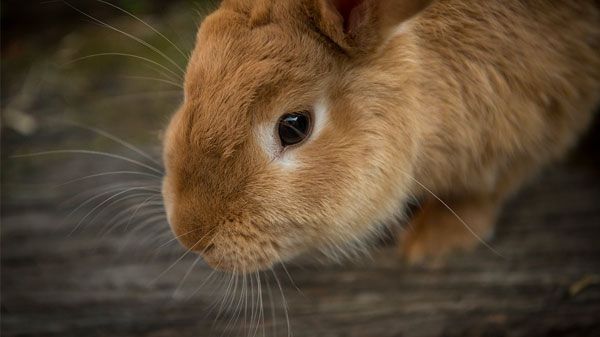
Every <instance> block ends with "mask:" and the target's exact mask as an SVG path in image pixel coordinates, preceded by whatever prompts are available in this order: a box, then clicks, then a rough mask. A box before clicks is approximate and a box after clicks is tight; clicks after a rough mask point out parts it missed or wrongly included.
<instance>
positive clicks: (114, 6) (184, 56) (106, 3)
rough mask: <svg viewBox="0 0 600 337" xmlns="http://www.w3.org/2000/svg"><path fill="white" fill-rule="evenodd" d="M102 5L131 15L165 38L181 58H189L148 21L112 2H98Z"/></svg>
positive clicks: (100, 0) (99, 0) (101, 0)
mask: <svg viewBox="0 0 600 337" xmlns="http://www.w3.org/2000/svg"><path fill="white" fill-rule="evenodd" d="M97 1H98V2H100V3H103V4H105V5H108V6H111V7H113V8H115V9H117V10H119V11H121V12H123V13H125V14H127V15H129V16H130V17H132V18H134V19H135V20H137V21H138V22H140V23H141V24H143V25H144V26H146V27H148V28H149V29H150V30H152V31H153V32H154V33H156V34H158V36H160V37H161V38H163V39H164V40H165V41H167V42H168V43H169V44H170V45H171V46H173V48H175V50H177V52H179V54H180V55H181V56H183V58H184V59H185V60H186V61H187V60H188V57H187V55H185V53H184V52H183V51H182V50H181V49H180V48H179V47H178V46H177V45H176V44H175V43H173V41H171V40H170V39H169V38H167V37H166V36H165V35H164V34H162V33H161V32H160V31H158V30H157V29H156V28H154V27H153V26H151V25H150V24H149V23H147V22H146V21H144V20H142V19H141V18H139V17H138V16H136V15H134V14H133V13H131V12H129V11H127V10H125V9H124V8H121V7H119V6H117V5H115V4H112V3H110V2H107V1H104V0H97Z"/></svg>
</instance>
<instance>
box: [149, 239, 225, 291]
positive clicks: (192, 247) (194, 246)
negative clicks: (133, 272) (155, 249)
mask: <svg viewBox="0 0 600 337" xmlns="http://www.w3.org/2000/svg"><path fill="white" fill-rule="evenodd" d="M215 230H216V229H213V230H211V231H209V232H208V233H206V234H205V235H204V236H203V237H202V238H200V239H199V240H198V241H197V242H196V243H195V244H194V245H193V246H191V247H190V248H189V249H188V250H187V251H186V252H185V253H183V254H182V255H181V256H180V257H179V258H178V259H177V260H176V261H175V262H173V264H171V265H170V266H169V267H168V268H167V269H165V270H164V271H163V272H162V273H160V275H158V277H157V278H156V279H155V280H154V281H152V283H155V282H156V281H158V280H159V279H160V278H161V277H162V276H164V275H165V274H166V273H167V272H169V271H170V270H171V269H173V267H175V265H176V264H177V263H179V262H180V261H181V260H183V258H184V257H185V256H186V255H187V254H189V253H190V252H191V251H192V250H193V249H194V248H196V246H198V245H199V244H200V242H202V240H204V238H205V237H207V236H208V235H210V234H212V233H213V232H215ZM207 247H208V246H207Z"/></svg>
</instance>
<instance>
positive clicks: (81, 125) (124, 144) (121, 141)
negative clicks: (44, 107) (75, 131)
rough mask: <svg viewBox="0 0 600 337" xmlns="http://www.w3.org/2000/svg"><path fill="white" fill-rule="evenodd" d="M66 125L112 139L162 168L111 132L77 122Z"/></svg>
mask: <svg viewBox="0 0 600 337" xmlns="http://www.w3.org/2000/svg"><path fill="white" fill-rule="evenodd" d="M64 123H66V124H68V125H72V126H75V127H78V128H80V129H84V130H88V131H91V132H94V133H96V134H98V135H100V136H102V137H104V138H107V139H110V140H112V141H113V142H115V143H117V144H120V145H122V146H124V147H125V148H127V149H128V150H131V151H133V152H135V153H137V154H139V155H140V156H142V157H144V158H146V159H148V160H150V161H151V162H152V163H154V164H155V165H156V166H157V168H162V164H161V163H160V162H158V161H157V160H156V159H154V158H153V157H152V156H150V155H149V154H148V153H146V152H145V151H143V150H142V149H140V148H139V147H137V146H135V145H133V144H131V143H129V142H127V141H126V140H124V139H122V138H120V137H117V136H116V135H114V134H112V133H110V132H108V131H106V130H102V129H99V128H96V127H92V126H87V125H83V124H80V123H77V122H64Z"/></svg>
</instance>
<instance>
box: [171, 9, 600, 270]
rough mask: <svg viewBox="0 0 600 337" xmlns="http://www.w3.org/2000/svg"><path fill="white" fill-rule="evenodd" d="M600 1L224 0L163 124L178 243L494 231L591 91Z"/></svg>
mask: <svg viewBox="0 0 600 337" xmlns="http://www.w3.org/2000/svg"><path fill="white" fill-rule="evenodd" d="M599 7H600V6H599V5H598V2H597V1H592V0H581V1H550V0H502V1H499V0H496V1H479V0H437V1H435V0H434V1H424V0H423V1H422V0H252V1H250V0H225V1H223V2H222V3H221V4H220V7H219V8H218V9H216V11H214V12H213V13H212V14H210V15H209V16H207V17H206V18H205V19H204V20H203V22H202V24H201V26H200V28H199V31H198V34H197V37H196V47H195V49H194V51H193V53H192V55H191V57H190V61H189V64H188V66H187V71H186V76H185V80H184V92H185V94H184V96H185V97H184V100H183V103H182V105H181V107H180V108H179V109H178V110H177V111H176V113H175V114H174V115H173V116H172V118H171V120H170V122H169V123H168V126H167V128H166V130H165V133H164V141H163V157H164V158H163V159H164V163H165V172H166V173H165V176H164V178H163V184H162V185H163V186H162V193H163V199H164V202H165V208H166V212H167V218H168V222H169V225H170V227H171V229H172V231H173V233H174V234H175V236H176V238H177V239H178V240H179V241H180V243H181V244H182V245H183V246H184V247H186V248H187V249H188V250H189V251H193V252H196V253H198V254H200V255H201V256H202V257H203V258H204V260H205V261H206V263H207V264H209V265H210V266H211V267H213V268H215V269H217V270H221V271H225V272H231V273H248V272H254V271H260V270H264V269H268V268H271V267H272V266H274V265H275V264H277V263H279V262H283V261H287V260H289V259H291V258H294V257H296V256H298V255H299V254H303V253H306V252H312V251H322V252H325V253H327V254H328V255H329V256H332V257H340V256H344V255H349V254H351V253H352V252H355V251H356V250H360V249H364V248H365V244H366V242H368V241H369V239H371V238H374V237H377V236H378V235H379V234H380V233H381V232H382V231H383V230H384V229H386V228H388V227H390V226H392V225H394V224H397V223H398V222H399V221H400V220H402V219H404V218H405V217H406V213H407V205H408V204H409V202H411V201H413V200H421V201H422V205H423V207H422V208H421V210H420V211H419V213H418V214H417V215H416V216H415V217H414V218H413V219H412V220H410V221H411V222H410V224H409V226H408V229H406V230H400V231H398V243H399V244H398V247H399V248H398V251H399V253H400V254H401V255H402V256H403V257H404V258H405V259H406V260H407V261H408V262H410V263H423V262H426V261H439V260H442V259H444V258H445V257H446V256H448V255H449V254H451V253H453V252H456V251H461V250H470V249H473V248H474V247H476V246H477V244H478V243H479V242H480V241H484V242H485V240H488V239H490V238H491V235H492V233H493V229H494V223H495V222H496V219H497V216H498V214H499V212H500V210H501V208H502V205H503V204H504V203H505V201H506V200H507V198H509V197H510V196H511V195H513V194H514V193H515V192H516V191H517V190H518V189H519V187H520V186H521V185H522V184H523V183H524V182H526V181H527V180H528V179H530V178H531V177H532V176H534V175H535V174H536V173H537V172H539V171H540V169H541V168H543V167H544V166H545V165H547V164H548V163H550V162H552V161H555V160H557V159H559V158H561V157H562V156H564V155H565V153H566V152H567V151H568V150H569V149H570V148H572V147H573V146H574V144H576V142H577V139H578V137H579V136H580V135H581V134H582V133H583V132H584V131H585V130H586V128H587V127H588V126H589V125H590V124H591V121H592V119H593V117H594V109H595V107H596V106H597V105H598V103H599V98H600V97H599V92H600V8H599Z"/></svg>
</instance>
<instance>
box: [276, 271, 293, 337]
mask: <svg viewBox="0 0 600 337" xmlns="http://www.w3.org/2000/svg"><path fill="white" fill-rule="evenodd" d="M271 273H272V274H273V276H274V277H275V282H277V287H278V288H279V292H280V293H281V299H282V302H283V312H284V313H285V320H286V324H287V337H291V336H292V328H291V326H290V316H289V314H288V309H287V301H286V300H285V295H284V294H283V288H282V287H281V283H280V282H279V278H277V274H275V271H274V270H273V269H271Z"/></svg>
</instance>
